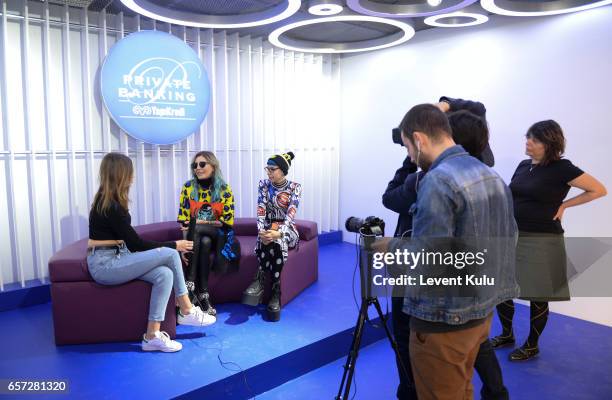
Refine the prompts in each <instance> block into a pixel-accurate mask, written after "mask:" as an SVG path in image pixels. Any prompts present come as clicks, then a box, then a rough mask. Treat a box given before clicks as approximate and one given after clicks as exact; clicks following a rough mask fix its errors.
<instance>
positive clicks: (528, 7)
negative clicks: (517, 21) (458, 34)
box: [480, 0, 612, 17]
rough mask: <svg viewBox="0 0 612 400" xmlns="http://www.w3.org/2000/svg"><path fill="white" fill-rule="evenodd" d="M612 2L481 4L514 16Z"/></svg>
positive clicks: (497, 0)
mask: <svg viewBox="0 0 612 400" xmlns="http://www.w3.org/2000/svg"><path fill="white" fill-rule="evenodd" d="M608 4H612V0H599V1H592V2H591V3H587V4H584V1H583V0H556V1H548V2H546V3H535V2H527V1H513V2H509V1H507V0H481V2H480V5H481V6H482V8H484V9H485V10H487V11H489V12H491V13H493V14H499V15H506V16H512V17H540V16H547V15H558V14H566V13H571V12H577V11H583V10H589V9H592V8H597V7H602V6H605V5H608Z"/></svg>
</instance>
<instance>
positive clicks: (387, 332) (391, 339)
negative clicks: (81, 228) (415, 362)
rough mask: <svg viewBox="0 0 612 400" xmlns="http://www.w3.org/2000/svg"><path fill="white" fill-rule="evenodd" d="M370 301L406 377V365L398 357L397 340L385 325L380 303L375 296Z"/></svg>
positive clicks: (385, 321) (385, 320)
mask: <svg viewBox="0 0 612 400" xmlns="http://www.w3.org/2000/svg"><path fill="white" fill-rule="evenodd" d="M370 302H371V303H372V304H374V308H376V311H377V312H378V316H379V317H380V320H381V321H382V326H383V327H384V328H385V333H386V334H387V339H389V342H390V343H391V347H392V348H393V351H394V352H395V357H397V359H398V360H399V362H400V365H401V366H402V374H403V375H404V376H405V377H407V376H408V371H407V370H406V366H405V365H404V362H403V361H402V358H401V357H400V353H399V348H398V347H397V342H396V341H395V338H394V337H393V335H392V334H391V331H389V327H388V326H387V319H386V318H385V316H384V315H383V312H382V308H381V307H380V303H379V302H378V299H377V298H376V297H374V298H372V299H371V300H370Z"/></svg>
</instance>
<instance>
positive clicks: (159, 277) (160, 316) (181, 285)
mask: <svg viewBox="0 0 612 400" xmlns="http://www.w3.org/2000/svg"><path fill="white" fill-rule="evenodd" d="M87 265H88V267H89V273H90V274H91V276H92V278H93V279H94V281H96V282H97V283H99V284H101V285H120V284H123V283H126V282H129V281H131V280H134V279H140V280H143V281H146V282H149V283H151V284H152V285H153V289H152V290H151V302H150V303H149V321H158V322H159V321H163V320H164V316H165V315H166V306H167V304H168V299H169V298H170V293H171V292H172V287H173V286H174V293H175V295H176V297H179V296H182V295H185V294H187V287H186V286H185V278H184V277H183V265H182V264H181V258H180V257H179V254H178V252H177V251H176V250H174V249H170V248H168V247H160V248H157V249H153V250H147V251H140V252H136V253H131V252H130V251H129V250H128V248H127V247H126V246H125V245H121V246H119V247H118V248H117V249H95V248H94V250H93V251H90V253H89V255H88V256H87Z"/></svg>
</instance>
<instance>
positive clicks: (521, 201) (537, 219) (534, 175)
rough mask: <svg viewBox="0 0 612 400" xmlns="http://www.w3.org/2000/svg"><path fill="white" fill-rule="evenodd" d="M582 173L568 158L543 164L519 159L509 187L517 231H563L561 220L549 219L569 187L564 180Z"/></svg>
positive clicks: (557, 208) (568, 180) (574, 177)
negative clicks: (519, 161)
mask: <svg viewBox="0 0 612 400" xmlns="http://www.w3.org/2000/svg"><path fill="white" fill-rule="evenodd" d="M583 173H584V172H583V171H582V170H581V169H580V168H578V167H576V166H575V165H574V164H572V162H571V161H570V160H566V159H561V160H557V161H552V162H551V163H550V164H548V165H546V166H542V165H539V164H533V165H532V164H531V160H523V161H521V163H520V164H519V165H518V167H516V171H514V175H512V180H511V181H510V190H512V197H513V199H514V218H516V223H517V224H518V228H519V230H521V231H527V232H544V233H563V228H562V227H561V222H560V221H559V220H553V217H554V216H555V214H556V213H557V211H558V210H559V207H560V206H561V203H563V199H565V196H567V193H568V192H569V190H570V185H568V182H570V181H572V180H574V179H576V178H577V177H579V176H580V175H582V174H583Z"/></svg>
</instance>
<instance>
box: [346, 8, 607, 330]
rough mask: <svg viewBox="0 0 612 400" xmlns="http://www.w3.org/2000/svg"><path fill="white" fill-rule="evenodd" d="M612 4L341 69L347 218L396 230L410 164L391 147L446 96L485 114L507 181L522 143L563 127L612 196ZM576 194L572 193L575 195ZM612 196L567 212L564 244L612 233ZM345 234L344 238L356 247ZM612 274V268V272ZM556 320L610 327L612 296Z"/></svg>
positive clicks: (441, 38) (561, 307)
mask: <svg viewBox="0 0 612 400" xmlns="http://www.w3.org/2000/svg"><path fill="white" fill-rule="evenodd" d="M611 21H612V6H607V7H602V8H599V9H594V10H590V11H585V12H581V13H576V14H570V15H564V16H554V17H544V18H513V17H499V16H494V17H492V19H491V20H490V21H489V22H488V23H487V24H485V25H481V26H478V27H471V28H459V29H443V28H436V29H429V30H426V31H421V32H418V33H417V35H416V36H415V38H414V39H412V40H411V41H410V42H408V43H406V44H405V45H403V46H400V47H397V48H392V49H388V50H384V51H379V52H373V53H368V54H363V55H356V56H351V57H345V58H343V59H342V60H341V71H342V78H341V85H342V133H341V140H340V143H341V145H340V148H341V157H340V168H341V175H340V219H341V221H344V220H345V219H346V218H347V217H348V216H352V215H356V216H360V217H364V216H367V215H377V216H380V217H382V218H383V219H385V221H387V223H388V225H387V226H388V228H387V234H388V235H391V234H392V233H393V230H394V228H395V222H396V218H397V217H396V215H395V214H394V213H392V212H390V211H388V210H386V209H384V208H383V206H382V204H381V194H382V193H383V191H384V189H385V187H386V184H387V182H388V181H389V180H390V179H391V177H392V176H393V173H394V171H395V170H396V169H397V168H398V167H399V166H400V165H401V163H402V160H403V159H404V157H405V154H406V153H405V149H404V148H401V147H400V146H398V145H394V144H393V143H392V142H391V133H390V131H391V128H393V127H395V126H397V125H398V124H399V122H400V120H401V118H402V117H403V115H404V114H405V113H406V111H408V109H409V108H410V107H411V106H413V105H415V104H418V103H424V102H435V101H437V99H438V98H439V97H440V96H442V95H447V96H451V97H462V98H467V99H475V100H479V101H482V102H483V103H484V104H485V105H486V107H487V110H488V111H487V118H488V121H489V125H490V129H491V146H492V148H493V152H494V154H495V157H496V166H495V169H496V170H497V171H498V172H499V173H500V174H501V175H502V177H503V178H504V179H505V180H506V181H507V182H508V181H509V179H510V177H511V176H512V173H513V171H514V169H515V167H516V165H517V164H518V163H519V161H520V160H522V159H525V158H526V156H525V155H524V153H523V149H524V134H525V132H526V130H527V128H528V127H529V126H530V125H531V124H532V123H534V122H536V121H539V120H543V119H549V118H552V119H555V120H557V121H558V122H559V123H560V124H561V126H562V127H563V128H564V131H565V134H566V137H567V142H568V145H567V152H566V156H567V158H569V159H570V160H572V161H574V163H575V164H577V165H578V166H580V167H581V168H582V169H584V170H585V171H587V172H589V173H590V174H592V175H594V176H595V177H597V178H598V179H599V180H600V181H602V182H603V183H604V184H605V185H606V186H607V188H608V190H612V168H610V165H611V163H610V148H612V129H611V127H612V120H611V119H610V111H611V110H612V97H611V96H610V94H611V93H612V79H610V74H611V73H612V23H611ZM573 194H575V191H572V192H570V196H571V195H573ZM611 213H612V196H608V197H606V198H603V199H600V200H598V201H596V202H593V203H591V204H588V205H584V206H581V207H578V208H573V209H570V210H568V211H566V213H565V218H564V226H565V228H566V235H567V236H612V223H611V222H612V218H610V214H611ZM352 237H353V236H352V234H349V233H347V232H345V235H344V239H345V240H352ZM610 267H612V266H610ZM551 308H552V310H553V311H558V312H562V313H565V314H568V315H574V316H578V317H581V318H584V319H588V320H591V321H595V322H600V323H604V324H608V325H611V326H612V299H610V298H604V299H593V298H579V299H575V300H572V301H571V302H568V303H557V304H553V305H552V306H551Z"/></svg>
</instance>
